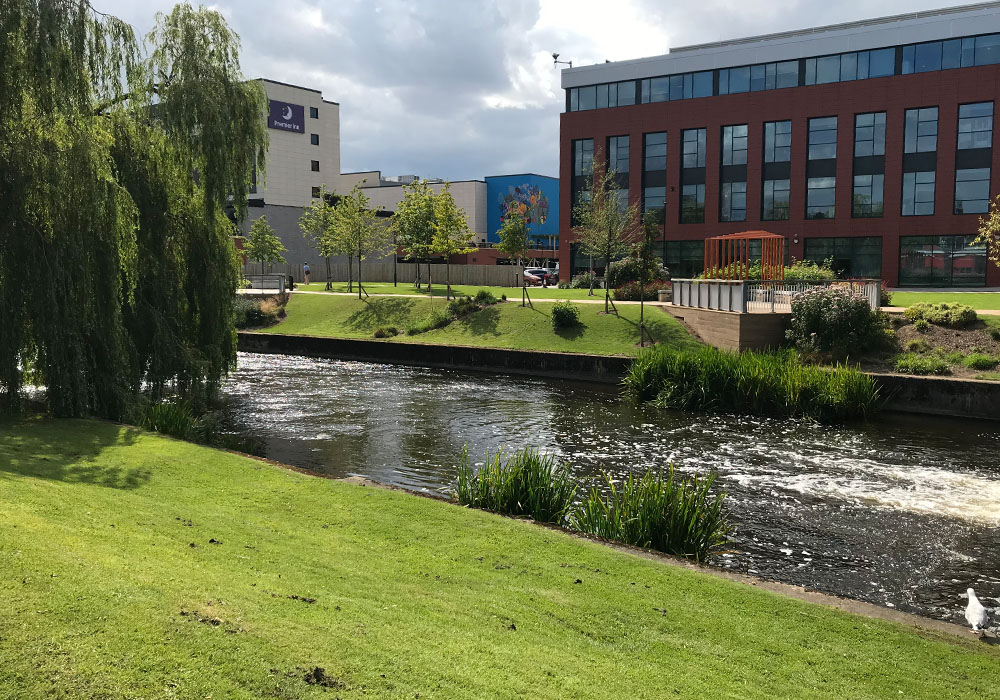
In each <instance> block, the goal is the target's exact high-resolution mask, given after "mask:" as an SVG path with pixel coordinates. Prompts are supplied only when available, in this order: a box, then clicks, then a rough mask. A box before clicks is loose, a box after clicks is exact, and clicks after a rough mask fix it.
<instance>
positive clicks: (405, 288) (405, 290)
mask: <svg viewBox="0 0 1000 700" xmlns="http://www.w3.org/2000/svg"><path fill="white" fill-rule="evenodd" d="M295 288H296V289H302V290H307V291H310V292H323V291H326V283H325V282H312V283H310V284H299V285H296V287H295ZM480 289H486V290H488V291H489V292H491V293H492V294H493V295H494V296H495V297H498V298H499V297H500V295H501V294H506V295H507V296H508V297H509V298H510V299H514V298H515V297H516V298H517V299H520V298H521V288H520V287H477V286H476V285H471V284H453V285H451V290H452V292H453V293H455V294H462V295H465V296H474V295H475V294H476V292H478V291H479V290H480ZM365 290H366V291H367V292H368V293H369V294H420V295H423V296H426V297H429V296H430V295H429V294H428V293H427V285H426V280H425V284H424V286H423V287H422V288H420V289H417V288H415V287H414V286H413V283H412V281H407V282H400V283H399V285H398V286H396V287H394V286H392V283H383V282H372V283H371V284H368V283H365ZM433 290H434V296H435V297H443V296H445V286H444V284H442V283H438V282H435V283H434V288H433ZM330 291H331V292H346V291H347V282H335V283H334V284H333V288H332V289H331V290H330ZM355 291H357V288H355ZM589 291H590V290H588V289H559V288H558V287H554V286H553V287H528V293H529V294H530V295H531V298H532V299H604V290H603V289H595V290H594V296H592V297H590V296H588V292H589Z"/></svg>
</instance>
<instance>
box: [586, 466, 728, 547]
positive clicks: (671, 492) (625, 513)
mask: <svg viewBox="0 0 1000 700" xmlns="http://www.w3.org/2000/svg"><path fill="white" fill-rule="evenodd" d="M602 478H603V482H604V491H605V493H602V490H601V489H598V488H596V487H595V488H592V489H591V490H590V492H589V493H588V494H587V497H586V498H585V499H584V501H583V502H582V503H581V504H580V505H579V506H578V507H577V508H576V509H575V510H574V512H573V518H572V525H573V527H575V528H576V529H578V530H580V531H581V532H586V533H588V534H591V535H596V536H598V537H603V538H604V539H608V540H614V541H616V542H622V543H624V544H630V545H633V546H636V547H643V548H646V549H655V550H657V551H659V552H665V553H666V554H676V555H679V556H683V557H689V558H692V559H694V560H696V561H704V560H705V559H706V558H707V557H708V555H709V554H711V553H712V552H714V551H716V550H718V549H719V548H721V547H722V546H724V545H725V544H726V541H727V539H726V533H727V532H728V530H729V526H728V522H727V518H728V516H727V513H726V510H725V509H724V508H723V503H724V501H725V498H726V493H725V492H720V493H717V494H715V495H713V494H712V484H714V483H715V474H709V475H708V476H706V477H704V478H698V477H697V476H695V477H693V478H691V479H681V478H678V477H677V476H676V475H675V473H674V468H673V465H671V467H670V470H669V472H668V473H667V474H666V476H664V474H663V473H662V472H661V473H653V472H652V471H647V472H646V473H645V474H644V475H643V476H642V477H639V478H637V477H636V476H635V475H634V474H630V475H629V476H628V477H627V478H626V479H625V480H624V481H623V482H622V483H621V485H617V484H615V482H614V481H613V480H612V479H611V477H610V476H609V475H608V474H607V473H604V474H603V477H602Z"/></svg>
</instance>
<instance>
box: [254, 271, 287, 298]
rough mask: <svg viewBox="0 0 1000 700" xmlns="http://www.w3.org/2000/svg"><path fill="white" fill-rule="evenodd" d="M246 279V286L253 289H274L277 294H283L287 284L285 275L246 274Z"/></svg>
mask: <svg viewBox="0 0 1000 700" xmlns="http://www.w3.org/2000/svg"><path fill="white" fill-rule="evenodd" d="M246 279H247V280H248V281H249V282H250V286H249V287H248V288H249V289H253V290H268V291H276V292H278V294H284V292H285V289H286V287H287V286H288V276H287V275H247V277H246Z"/></svg>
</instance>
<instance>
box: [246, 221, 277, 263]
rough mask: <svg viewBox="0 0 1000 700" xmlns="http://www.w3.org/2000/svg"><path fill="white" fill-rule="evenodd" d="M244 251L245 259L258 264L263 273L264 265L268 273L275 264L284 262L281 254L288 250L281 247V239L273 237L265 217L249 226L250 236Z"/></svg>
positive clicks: (272, 230) (271, 229) (272, 231)
mask: <svg viewBox="0 0 1000 700" xmlns="http://www.w3.org/2000/svg"><path fill="white" fill-rule="evenodd" d="M244 250H245V252H246V255H247V258H248V259H250V260H253V261H254V262H256V263H258V264H259V265H260V269H261V272H263V271H264V265H265V264H266V265H267V269H268V271H270V270H271V266H272V265H274V264H275V263H283V262H285V256H283V255H282V253H284V252H285V251H286V250H288V249H287V248H285V246H284V245H282V243H281V239H280V238H278V237H277V236H275V235H274V229H273V228H271V225H270V224H269V223H267V217H266V216H262V217H260V218H258V219H255V220H254V222H253V223H252V224H250V235H248V236H247V239H246V247H245V248H244Z"/></svg>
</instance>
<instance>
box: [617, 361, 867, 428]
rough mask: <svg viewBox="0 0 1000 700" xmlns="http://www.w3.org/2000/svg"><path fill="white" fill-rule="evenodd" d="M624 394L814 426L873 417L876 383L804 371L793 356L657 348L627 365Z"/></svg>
mask: <svg viewBox="0 0 1000 700" xmlns="http://www.w3.org/2000/svg"><path fill="white" fill-rule="evenodd" d="M624 385H625V390H626V392H627V393H629V394H631V395H632V396H633V397H635V398H636V399H637V400H639V401H655V402H656V403H657V404H659V405H661V406H664V407H667V408H679V409H682V410H701V411H732V412H736V413H750V414H757V415H773V416H807V417H810V418H813V419H815V420H819V421H837V420H844V419H848V418H865V417H868V416H870V415H872V414H873V413H875V411H877V410H878V408H879V405H880V401H879V390H878V387H877V386H876V384H875V381H874V380H873V379H872V378H871V377H870V376H868V375H867V374H864V373H863V372H860V371H858V370H856V369H853V368H850V367H846V366H842V365H838V366H837V367H834V368H829V369H828V368H823V367H817V366H814V365H805V364H803V363H802V362H801V361H800V360H799V359H798V358H797V357H796V356H795V354H794V353H792V352H788V351H786V352H778V353H766V352H753V351H745V352H741V353H735V352H731V351H728V350H718V349H716V348H712V347H705V348H701V349H699V350H686V351H685V350H675V349H672V348H670V347H668V346H660V347H656V348H652V349H649V350H645V351H643V352H641V353H640V354H639V356H638V357H637V358H636V359H635V360H633V362H632V364H631V366H630V367H629V370H628V372H627V373H626V376H625V380H624Z"/></svg>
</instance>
